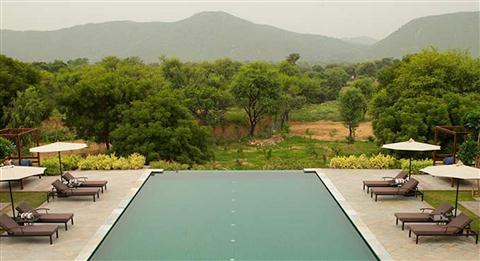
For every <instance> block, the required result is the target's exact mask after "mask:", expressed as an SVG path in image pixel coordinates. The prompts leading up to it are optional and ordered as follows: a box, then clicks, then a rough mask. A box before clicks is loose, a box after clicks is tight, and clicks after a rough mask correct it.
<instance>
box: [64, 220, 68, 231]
mask: <svg viewBox="0 0 480 261" xmlns="http://www.w3.org/2000/svg"><path fill="white" fill-rule="evenodd" d="M65 231H68V226H67V222H65Z"/></svg>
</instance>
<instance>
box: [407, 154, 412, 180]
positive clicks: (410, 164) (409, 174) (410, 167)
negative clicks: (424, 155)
mask: <svg viewBox="0 0 480 261" xmlns="http://www.w3.org/2000/svg"><path fill="white" fill-rule="evenodd" d="M411 176H412V156H411V155H410V163H409V167H408V178H411Z"/></svg>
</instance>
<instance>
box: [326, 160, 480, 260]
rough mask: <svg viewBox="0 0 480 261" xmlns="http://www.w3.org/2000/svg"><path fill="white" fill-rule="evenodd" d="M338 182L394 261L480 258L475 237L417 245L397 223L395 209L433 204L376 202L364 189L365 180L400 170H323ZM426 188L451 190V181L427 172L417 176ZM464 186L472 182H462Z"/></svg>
mask: <svg viewBox="0 0 480 261" xmlns="http://www.w3.org/2000/svg"><path fill="white" fill-rule="evenodd" d="M321 171H322V172H323V173H324V174H325V175H326V176H327V177H328V178H329V179H330V181H331V182H332V183H333V184H334V185H335V187H336V189H337V190H338V191H339V192H340V193H341V194H342V196H343V198H344V199H345V200H346V201H347V202H348V203H349V205H350V206H351V207H352V208H353V209H354V210H355V211H356V213H357V215H356V216H357V217H359V218H361V219H362V221H363V223H364V224H365V225H366V226H367V227H368V229H369V230H370V231H371V232H372V233H373V234H374V235H375V237H376V238H377V240H378V241H379V243H380V244H382V245H383V247H384V248H385V249H386V250H387V251H388V252H389V253H390V256H391V257H392V258H393V259H394V260H480V246H479V245H476V244H475V242H474V240H473V239H472V238H469V239H466V238H465V237H462V238H460V237H459V238H451V237H425V238H420V243H419V244H418V245H416V244H415V239H414V238H413V237H412V238H409V237H408V231H407V230H405V231H402V230H401V227H400V226H396V225H395V218H394V215H393V214H394V213H395V212H417V211H418V210H419V208H421V207H430V206H429V205H428V204H427V203H426V202H422V201H420V199H419V198H418V199H415V198H404V197H381V198H379V200H378V202H375V201H374V200H373V199H371V198H370V196H369V195H368V194H367V193H366V192H365V191H364V190H362V181H363V180H381V177H383V176H394V175H396V173H398V170H338V169H322V170H321ZM415 178H416V179H418V180H419V181H420V184H421V185H422V187H423V189H435V190H449V189H452V188H450V180H447V179H445V180H444V179H438V178H434V177H431V176H427V175H417V176H415ZM461 186H462V187H463V188H464V189H469V188H471V186H470V184H469V183H467V182H464V183H462V184H461Z"/></svg>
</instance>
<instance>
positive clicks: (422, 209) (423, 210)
mask: <svg viewBox="0 0 480 261" xmlns="http://www.w3.org/2000/svg"><path fill="white" fill-rule="evenodd" d="M420 210H421V211H422V213H424V212H425V210H431V211H433V210H435V209H434V208H420Z"/></svg>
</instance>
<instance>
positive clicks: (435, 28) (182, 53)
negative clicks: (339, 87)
mask: <svg viewBox="0 0 480 261" xmlns="http://www.w3.org/2000/svg"><path fill="white" fill-rule="evenodd" d="M478 16H479V12H467V13H454V14H446V15H438V16H430V17H424V18H418V19H415V20H413V21H411V22H409V23H407V24H406V25H404V26H403V27H401V28H400V29H399V30H397V31H396V32H394V33H392V34H391V35H389V36H388V37H386V38H385V39H383V40H380V41H378V42H376V43H374V44H373V45H370V46H368V45H365V44H359V43H358V41H359V40H362V41H364V40H365V39H357V38H350V40H341V39H337V38H332V37H327V36H322V35H314V34H300V33H295V32H290V31H286V30H282V29H279V28H276V27H273V26H269V25H261V24H255V23H252V22H249V21H246V20H243V19H241V18H238V17H235V16H233V15H230V14H227V13H224V12H203V13H199V14H196V15H193V16H191V17H189V18H187V19H184V20H180V21H176V22H149V23H137V22H131V21H116V22H105V23H96V24H86V25H79V26H74V27H70V28H64V29H60V30H55V31H12V30H3V31H2V50H3V54H5V55H7V56H11V57H14V58H17V59H20V60H23V61H52V60H55V59H61V60H68V59H74V58H78V57H86V58H89V59H90V60H91V61H97V60H99V59H101V58H102V57H105V56H108V55H115V56H120V57H127V56H138V57H140V58H142V59H143V60H145V61H147V62H156V61H158V57H159V56H161V55H167V56H176V57H179V58H181V59H183V60H187V61H199V60H212V59H217V58H221V57H230V58H232V59H236V60H240V61H249V60H266V61H278V60H281V59H284V58H285V57H286V56H287V55H288V54H290V53H300V54H301V56H302V60H303V61H306V62H323V63H328V62H355V61H363V60H367V59H373V58H383V57H402V56H403V55H405V54H407V53H412V52H416V51H418V50H420V49H422V48H426V47H430V46H433V47H435V48H438V49H448V48H460V49H469V50H470V51H471V53H472V54H474V55H476V56H478V43H479V41H478V40H479V33H478V31H479V19H478ZM367 40H368V39H367Z"/></svg>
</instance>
